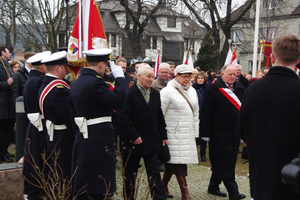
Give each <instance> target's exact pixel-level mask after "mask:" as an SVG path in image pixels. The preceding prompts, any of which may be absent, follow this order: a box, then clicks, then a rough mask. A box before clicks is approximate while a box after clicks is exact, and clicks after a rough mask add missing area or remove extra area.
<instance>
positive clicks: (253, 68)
mask: <svg viewBox="0 0 300 200" xmlns="http://www.w3.org/2000/svg"><path fill="white" fill-rule="evenodd" d="M259 14H260V0H256V17H255V31H254V45H253V65H252V77H255V75H256V62H257V46H258V44H257V41H258V30H259Z"/></svg>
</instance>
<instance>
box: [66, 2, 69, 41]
mask: <svg viewBox="0 0 300 200" xmlns="http://www.w3.org/2000/svg"><path fill="white" fill-rule="evenodd" d="M68 3H69V0H66V46H68V29H69V24H68V21H69V12H68V10H69V4H68Z"/></svg>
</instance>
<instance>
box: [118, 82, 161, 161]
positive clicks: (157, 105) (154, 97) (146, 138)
mask: <svg viewBox="0 0 300 200" xmlns="http://www.w3.org/2000/svg"><path fill="white" fill-rule="evenodd" d="M119 120H120V123H121V126H122V130H123V141H124V146H125V147H126V149H125V151H126V150H127V151H128V150H129V149H132V142H133V141H135V140H136V139H138V138H139V137H141V138H142V140H143V143H142V144H140V145H135V150H134V151H133V153H135V154H138V155H142V156H148V155H154V154H157V153H158V152H159V143H160V142H161V140H166V139H167V130H166V124H165V120H164V116H163V113H162V110H161V102H160V94H159V91H157V90H156V89H154V88H151V93H150V102H149V105H147V103H146V101H145V99H144V96H143V95H142V93H141V91H140V90H139V88H138V87H137V85H136V84H134V85H133V86H132V87H131V88H130V89H129V91H128V98H127V100H126V104H125V107H124V109H123V110H122V111H121V112H120V115H119Z"/></svg>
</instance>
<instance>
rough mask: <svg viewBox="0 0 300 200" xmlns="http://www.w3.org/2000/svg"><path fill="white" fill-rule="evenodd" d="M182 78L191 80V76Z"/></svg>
mask: <svg viewBox="0 0 300 200" xmlns="http://www.w3.org/2000/svg"><path fill="white" fill-rule="evenodd" d="M179 76H180V77H182V78H184V79H189V80H191V78H192V77H191V76H184V75H179Z"/></svg>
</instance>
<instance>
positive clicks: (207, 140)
mask: <svg viewBox="0 0 300 200" xmlns="http://www.w3.org/2000/svg"><path fill="white" fill-rule="evenodd" d="M201 139H202V140H204V141H206V142H209V140H210V138H209V137H202V138H201Z"/></svg>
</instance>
